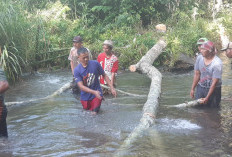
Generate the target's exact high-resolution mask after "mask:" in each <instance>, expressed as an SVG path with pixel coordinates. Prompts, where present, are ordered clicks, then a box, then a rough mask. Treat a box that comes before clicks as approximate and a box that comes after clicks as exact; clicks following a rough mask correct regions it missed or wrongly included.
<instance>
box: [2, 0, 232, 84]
mask: <svg viewBox="0 0 232 157" xmlns="http://www.w3.org/2000/svg"><path fill="white" fill-rule="evenodd" d="M214 2H215V1H214V0H185V1H172V0H111V1H109V0H37V1H34V0H20V1H16V0H0V50H1V64H2V67H3V68H4V69H5V71H6V73H7V76H8V78H9V79H10V80H11V81H16V80H17V79H18V78H20V75H21V73H22V72H23V70H24V71H33V70H36V69H37V68H44V67H54V66H59V67H67V66H69V62H68V60H67V57H66V56H67V55H68V53H69V51H68V50H67V49H69V48H70V47H71V46H72V38H73V37H74V36H76V35H81V36H83V37H84V45H85V46H86V47H88V48H89V49H90V50H91V51H92V53H93V54H94V56H95V57H96V56H97V54H98V53H99V52H101V50H102V42H103V41H104V40H106V39H111V40H113V41H114V43H115V49H114V50H115V53H117V55H118V56H119V60H120V67H121V69H126V68H127V67H128V66H129V65H130V64H133V63H136V62H137V61H138V60H139V59H140V58H141V56H143V55H144V54H145V53H146V52H147V51H148V50H149V49H150V48H151V47H152V46H153V45H154V44H155V43H156V41H157V40H158V39H159V37H160V35H161V34H160V33H158V32H156V31H155V25H157V24H159V23H163V24H165V25H167V28H168V32H167V33H166V35H165V38H166V40H167V42H168V46H167V48H166V49H165V52H163V53H162V55H161V56H160V57H159V58H158V60H157V61H156V62H155V63H154V64H155V65H168V66H173V65H174V63H175V60H176V59H177V58H178V56H179V54H181V53H185V54H187V55H189V56H193V55H194V54H195V51H196V44H195V43H196V41H197V39H199V38H200V37H207V38H209V39H211V40H212V41H214V42H216V43H218V44H219V43H220V38H219V35H218V33H217V26H216V25H215V23H214V22H213V18H212V14H214V11H213V10H214V9H212V8H214V6H215V3H214ZM231 3H232V1H231V0H227V1H226V0H224V2H223V5H222V6H224V8H221V9H220V11H218V12H216V14H214V15H216V16H215V18H217V19H219V20H217V21H219V22H222V23H223V24H224V26H225V28H226V31H227V33H228V36H231V33H232V30H231V25H232V20H231V18H232V13H231V11H230V10H231ZM196 9H197V11H196ZM194 11H196V12H194ZM194 13H196V14H194ZM219 46H220V45H219ZM59 49H65V51H64V52H63V53H62V52H61V51H58V52H54V51H55V50H59ZM45 52H50V53H45ZM64 53H65V54H64ZM56 57H58V58H56ZM65 57H66V58H65ZM49 58H56V59H52V60H51V59H49ZM43 60H44V61H46V62H40V61H43ZM22 69H23V70H22Z"/></svg>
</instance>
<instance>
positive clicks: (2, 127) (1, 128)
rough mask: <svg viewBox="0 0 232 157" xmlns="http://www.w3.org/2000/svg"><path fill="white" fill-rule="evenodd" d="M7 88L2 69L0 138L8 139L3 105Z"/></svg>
mask: <svg viewBox="0 0 232 157" xmlns="http://www.w3.org/2000/svg"><path fill="white" fill-rule="evenodd" d="M8 88H9V84H8V82H7V79H6V76H5V73H4V71H3V70H2V68H0V137H8V133H7V124H6V117H7V108H6V105H5V103H4V93H5V91H7V89H8Z"/></svg>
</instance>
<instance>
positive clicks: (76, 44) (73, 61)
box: [68, 36, 92, 94]
mask: <svg viewBox="0 0 232 157" xmlns="http://www.w3.org/2000/svg"><path fill="white" fill-rule="evenodd" d="M82 44H83V39H82V37H80V36H75V37H74V38H73V47H72V48H71V50H70V53H69V56H68V60H70V66H71V70H72V75H73V76H74V69H75V67H76V66H77V65H78V64H79V61H78V54H77V50H78V49H80V48H82V47H83V45H82ZM88 53H89V56H90V59H92V55H91V53H90V51H89V50H88ZM71 88H72V92H73V94H78V93H79V91H80V90H79V88H78V86H77V84H76V83H75V81H74V78H73V81H72V84H71Z"/></svg>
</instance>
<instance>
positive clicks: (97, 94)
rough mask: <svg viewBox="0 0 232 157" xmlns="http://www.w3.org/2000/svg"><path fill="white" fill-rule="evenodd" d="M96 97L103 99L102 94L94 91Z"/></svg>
mask: <svg viewBox="0 0 232 157" xmlns="http://www.w3.org/2000/svg"><path fill="white" fill-rule="evenodd" d="M94 95H95V96H96V98H98V99H102V96H101V93H100V92H99V91H98V90H95V91H94Z"/></svg>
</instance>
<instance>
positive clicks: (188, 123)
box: [0, 56, 232, 157]
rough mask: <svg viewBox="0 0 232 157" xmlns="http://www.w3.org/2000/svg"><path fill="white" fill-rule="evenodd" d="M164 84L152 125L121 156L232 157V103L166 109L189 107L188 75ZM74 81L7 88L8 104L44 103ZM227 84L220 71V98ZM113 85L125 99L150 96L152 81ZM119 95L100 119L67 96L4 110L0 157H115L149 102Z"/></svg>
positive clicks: (55, 79) (59, 75)
mask: <svg viewBox="0 0 232 157" xmlns="http://www.w3.org/2000/svg"><path fill="white" fill-rule="evenodd" d="M222 58H223V56H222ZM225 59H226V58H225ZM226 61H227V62H228V60H226ZM226 61H225V62H224V63H226ZM224 67H225V66H224ZM163 76H164V77H163V81H162V94H161V99H160V105H159V109H158V111H157V120H156V123H155V125H154V126H152V127H151V128H149V129H148V130H147V131H146V132H144V133H143V135H141V137H139V138H138V140H137V141H136V142H135V143H133V145H132V146H131V147H130V149H129V150H128V152H127V155H126V156H147V157H150V156H162V157H163V156H170V157H173V156H178V157H186V156H202V157H211V156H230V154H232V144H231V143H232V137H231V135H232V129H231V128H232V124H231V122H232V119H231V117H232V106H231V102H226V101H222V103H221V109H220V110H219V109H201V108H184V109H178V108H168V107H165V106H166V105H176V104H179V103H183V102H184V101H189V100H190V97H189V91H190V87H191V84H192V76H193V72H190V73H188V74H181V75H174V74H170V73H164V74H163ZM71 79H72V78H71V74H70V72H69V71H68V70H67V71H60V72H55V73H51V74H37V75H35V76H31V77H29V78H27V79H24V81H22V82H20V83H19V84H17V85H15V86H14V87H11V89H10V90H9V91H8V92H7V93H6V101H22V100H29V99H31V98H40V97H44V96H47V95H49V94H52V93H53V92H54V91H56V90H57V89H59V88H60V87H61V86H62V85H63V84H65V83H67V82H69V81H70V80H71ZM231 79H232V72H231V69H230V68H228V67H227V68H224V74H223V88H222V93H223V96H228V95H230V94H231V91H232V80H231ZM117 82H118V86H117V87H118V88H119V89H121V90H124V91H126V92H131V93H135V94H140V95H147V93H148V91H149V86H150V80H149V79H148V78H147V77H145V76H143V75H140V74H137V73H128V72H125V73H121V74H119V76H118V80H117ZM118 94H119V95H118V97H117V98H112V97H111V96H107V97H106V98H105V101H103V103H102V106H101V110H100V113H99V115H97V116H92V115H91V114H90V113H89V112H86V111H83V110H82V106H81V104H80V102H79V100H76V99H75V98H74V97H73V96H72V94H71V91H67V92H65V93H63V94H62V95H60V96H57V97H55V98H52V99H49V100H46V101H44V102H40V103H33V104H28V105H19V106H11V107H9V108H8V109H9V112H8V118H7V122H8V132H9V138H8V139H0V153H1V156H58V157H59V156H60V157H62V156H94V157H95V156H112V155H113V154H114V153H115V152H116V151H117V149H118V148H119V147H120V145H121V144H122V142H123V140H124V139H125V138H126V137H127V136H128V135H129V133H130V132H131V131H133V129H134V128H135V127H136V126H137V125H138V123H139V120H140V118H141V114H142V107H143V104H144V103H145V102H146V97H142V98H141V97H139V98H135V97H131V96H127V95H123V94H120V93H118Z"/></svg>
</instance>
